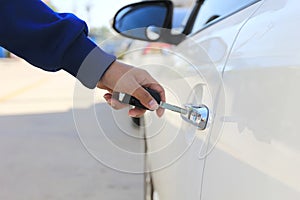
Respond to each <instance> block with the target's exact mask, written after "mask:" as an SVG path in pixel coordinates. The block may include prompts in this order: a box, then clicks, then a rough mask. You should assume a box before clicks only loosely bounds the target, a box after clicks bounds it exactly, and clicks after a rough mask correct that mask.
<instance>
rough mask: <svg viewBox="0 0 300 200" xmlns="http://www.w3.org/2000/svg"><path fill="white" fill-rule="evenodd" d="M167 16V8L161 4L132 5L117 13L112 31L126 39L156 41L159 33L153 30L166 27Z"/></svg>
mask: <svg viewBox="0 0 300 200" xmlns="http://www.w3.org/2000/svg"><path fill="white" fill-rule="evenodd" d="M168 15H169V7H168V6H167V5H166V4H165V3H163V2H151V4H150V3H148V4H147V3H141V4H132V5H129V6H127V7H125V8H123V9H121V10H120V11H119V12H118V13H117V15H116V16H115V18H114V29H115V30H117V31H118V32H120V33H121V34H123V35H125V36H127V37H131V38H135V39H141V40H147V41H148V40H156V39H158V38H159V32H157V31H155V30H154V29H159V28H158V27H165V26H168V25H169V24H168V20H170V19H169V18H168ZM149 28H150V29H149ZM165 28H167V27H165ZM148 29H149V30H148ZM148 36H149V37H148Z"/></svg>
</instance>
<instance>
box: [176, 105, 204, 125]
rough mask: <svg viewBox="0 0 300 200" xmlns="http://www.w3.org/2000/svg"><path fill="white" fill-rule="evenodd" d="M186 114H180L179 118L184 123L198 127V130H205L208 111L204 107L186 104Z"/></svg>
mask: <svg viewBox="0 0 300 200" xmlns="http://www.w3.org/2000/svg"><path fill="white" fill-rule="evenodd" d="M185 108H186V110H187V112H186V113H182V114H181V117H182V119H184V120H185V121H186V122H188V123H191V124H193V125H195V126H197V127H198V129H199V130H205V129H206V127H207V122H208V118H209V109H208V107H207V106H206V105H191V104H186V105H185Z"/></svg>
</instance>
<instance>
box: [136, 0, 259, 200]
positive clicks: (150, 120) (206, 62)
mask: <svg viewBox="0 0 300 200" xmlns="http://www.w3.org/2000/svg"><path fill="white" fill-rule="evenodd" d="M209 2H211V3H212V4H213V5H218V6H219V7H222V5H223V7H226V6H224V5H225V4H224V3H225V2H224V1H218V3H219V4H217V3H216V2H217V1H213V0H211V1H209V0H208V1H206V4H205V6H203V7H202V8H201V10H200V12H199V17H200V18H197V19H196V24H195V25H194V28H193V29H192V34H191V36H189V37H188V38H187V39H186V40H185V41H183V42H182V43H181V44H180V45H178V46H177V47H174V48H173V49H172V50H170V51H168V53H167V55H164V56H163V57H160V58H157V57H156V58H155V59H154V58H153V57H148V59H144V60H143V62H142V63H143V64H141V62H139V66H141V67H143V68H145V69H147V70H148V71H149V72H150V73H151V74H152V75H153V76H154V77H155V78H156V79H157V80H158V81H159V82H160V83H162V84H163V85H164V87H165V88H166V94H167V99H168V100H167V101H168V102H169V103H171V104H175V105H180V106H185V105H186V104H191V105H195V106H198V105H205V106H207V107H208V109H209V115H210V117H209V120H208V125H207V127H206V129H205V130H199V129H198V128H197V127H196V126H195V125H194V124H192V123H190V122H189V121H188V120H185V117H184V116H182V117H181V116H180V115H179V114H178V113H174V112H170V111H166V112H165V115H164V117H163V118H162V119H158V118H157V117H156V116H155V115H154V114H153V113H147V115H146V116H145V124H144V129H145V133H146V135H147V161H148V170H149V171H150V172H151V174H152V180H153V185H154V190H155V195H154V196H155V199H173V200H177V199H178V200H179V199H180V200H182V199H200V198H201V191H202V184H203V182H202V178H203V172H205V170H204V166H205V161H206V157H207V153H209V152H210V151H211V150H212V149H213V148H212V147H213V146H212V145H211V144H214V143H216V142H217V141H218V139H219V136H220V133H221V130H222V126H223V118H222V117H223V116H224V113H225V110H224V109H225V103H226V102H225V100H226V99H225V90H224V88H223V83H222V71H223V68H224V66H225V65H226V62H227V59H228V56H229V55H230V52H231V48H232V46H233V44H234V42H235V40H236V36H237V35H238V33H239V31H240V30H241V28H242V27H243V25H244V24H245V23H246V22H247V20H248V19H249V18H250V16H251V15H252V14H253V13H255V11H256V10H257V9H258V8H259V7H260V6H261V2H260V1H247V2H246V1H243V2H242V3H241V4H239V5H238V6H236V7H235V9H232V8H231V9H227V10H226V9H224V10H225V11H224V12H223V13H222V12H215V14H216V15H218V16H219V17H218V18H217V19H215V20H214V21H211V20H209V22H208V23H206V22H207V20H206V21H204V22H203V21H201V19H203V18H204V17H207V19H211V17H212V16H214V15H213V14H212V13H214V12H213V10H209V12H208V11H207V12H208V13H210V14H209V16H206V15H204V14H202V13H205V8H207V9H208V8H209V9H213V7H211V6H210V3H209ZM133 63H134V62H133Z"/></svg>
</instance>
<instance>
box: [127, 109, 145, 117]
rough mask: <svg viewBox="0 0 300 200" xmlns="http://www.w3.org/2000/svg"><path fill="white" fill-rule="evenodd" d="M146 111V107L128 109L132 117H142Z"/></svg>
mask: <svg viewBox="0 0 300 200" xmlns="http://www.w3.org/2000/svg"><path fill="white" fill-rule="evenodd" d="M145 112H146V110H145V109H141V108H133V109H130V110H129V111H128V115H129V116H130V117H141V116H143V115H144V113H145Z"/></svg>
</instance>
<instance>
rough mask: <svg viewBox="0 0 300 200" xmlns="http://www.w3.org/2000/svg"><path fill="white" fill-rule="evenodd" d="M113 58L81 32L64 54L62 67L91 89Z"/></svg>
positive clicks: (114, 58)
mask: <svg viewBox="0 0 300 200" xmlns="http://www.w3.org/2000/svg"><path fill="white" fill-rule="evenodd" d="M115 60H116V57H115V56H113V55H110V54H107V53H106V52H104V51H103V50H102V49H100V48H99V47H98V46H97V45H96V44H95V43H93V42H92V41H91V40H90V39H89V38H87V37H86V36H85V34H81V35H80V36H79V38H78V39H77V40H76V41H75V42H74V43H73V44H72V46H70V48H69V50H68V52H67V53H66V54H65V55H64V58H63V62H62V69H64V70H65V71H67V72H69V73H70V74H72V75H73V76H74V77H76V78H77V79H78V80H79V81H80V82H81V83H82V84H83V85H84V86H86V87H87V88H90V89H93V88H95V87H96V85H97V83H98V82H99V80H100V79H101V77H102V76H103V74H104V73H105V71H106V70H107V69H108V68H109V66H110V65H111V64H112V63H113V62H114V61H115Z"/></svg>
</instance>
